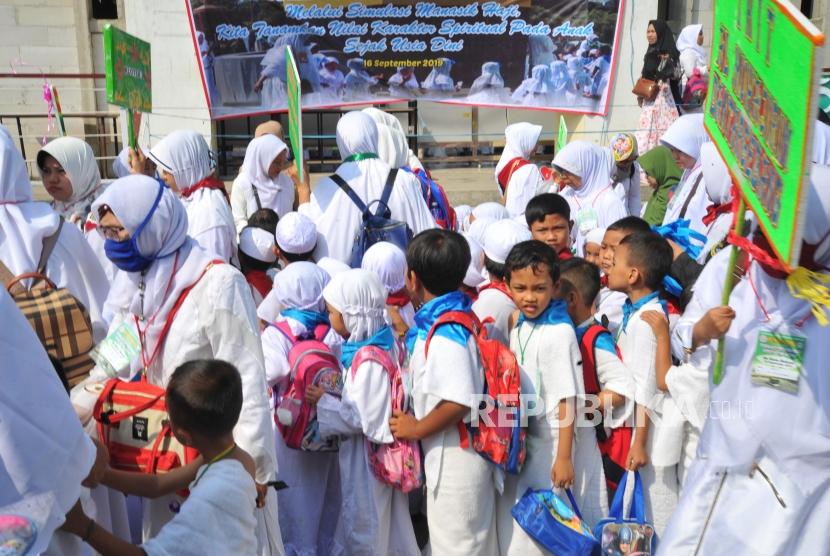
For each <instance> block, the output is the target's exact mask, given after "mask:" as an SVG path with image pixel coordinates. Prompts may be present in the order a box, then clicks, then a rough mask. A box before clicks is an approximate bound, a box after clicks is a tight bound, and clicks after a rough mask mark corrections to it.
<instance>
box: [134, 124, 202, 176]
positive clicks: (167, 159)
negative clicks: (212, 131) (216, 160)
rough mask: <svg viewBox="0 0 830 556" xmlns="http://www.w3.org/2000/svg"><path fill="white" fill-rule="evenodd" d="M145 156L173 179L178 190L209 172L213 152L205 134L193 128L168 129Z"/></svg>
mask: <svg viewBox="0 0 830 556" xmlns="http://www.w3.org/2000/svg"><path fill="white" fill-rule="evenodd" d="M147 156H148V157H149V158H150V159H152V160H153V162H155V163H156V165H158V166H160V167H161V168H163V169H164V170H166V171H167V172H170V173H171V174H173V177H174V178H175V179H176V187H178V188H179V190H182V189H187V188H188V187H190V186H191V185H194V184H197V183H199V182H200V181H202V180H203V179H205V178H206V177H208V176H210V175H211V174H212V173H213V168H214V166H213V155H212V154H211V152H210V147H208V144H207V142H206V141H205V138H204V137H202V136H201V135H200V134H199V133H196V132H195V131H191V130H186V129H180V130H178V131H174V132H173V133H170V134H169V135H167V137H165V138H164V139H162V140H161V141H159V143H158V144H157V145H156V146H155V147H153V148H152V149H150V150H149V151H148V152H147Z"/></svg>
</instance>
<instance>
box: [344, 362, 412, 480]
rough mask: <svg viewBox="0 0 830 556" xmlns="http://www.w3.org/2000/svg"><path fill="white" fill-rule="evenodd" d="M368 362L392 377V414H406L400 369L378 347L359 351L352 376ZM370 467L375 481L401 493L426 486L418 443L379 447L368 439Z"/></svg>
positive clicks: (402, 441)
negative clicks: (373, 363)
mask: <svg viewBox="0 0 830 556" xmlns="http://www.w3.org/2000/svg"><path fill="white" fill-rule="evenodd" d="M366 361H374V362H375V363H378V364H380V365H381V366H382V367H383V369H384V370H385V371H386V374H387V376H388V377H389V384H390V387H391V389H392V410H393V411H394V410H396V409H397V410H400V411H406V410H407V404H406V394H405V392H404V387H403V380H402V378H401V371H400V366H399V365H398V364H396V363H395V362H394V361H393V360H392V358H391V357H390V356H389V354H388V353H386V352H385V351H383V350H381V349H380V348H377V347H375V346H366V347H362V348H360V349H359V350H358V351H357V353H356V354H355V357H354V360H353V361H352V376H353V377H354V374H355V373H356V372H357V369H358V368H359V367H360V365H362V364H363V363H365V362H366ZM366 452H367V454H368V456H369V467H370V468H371V469H372V473H373V474H374V475H375V478H376V479H377V480H378V481H380V482H381V483H384V484H387V485H389V486H391V487H392V488H394V489H397V490H400V491H402V492H411V491H413V490H415V489H417V488H420V487H421V484H423V480H422V474H421V447H420V445H419V444H418V442H417V441H412V440H398V439H397V438H396V439H395V440H394V441H393V442H392V443H391V444H376V443H374V442H372V441H371V440H369V439H368V438H367V439H366Z"/></svg>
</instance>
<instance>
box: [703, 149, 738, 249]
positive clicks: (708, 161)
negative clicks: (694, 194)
mask: <svg viewBox="0 0 830 556" xmlns="http://www.w3.org/2000/svg"><path fill="white" fill-rule="evenodd" d="M700 165H701V170H702V172H703V182H704V184H706V196H707V197H708V198H709V200H710V201H711V202H712V204H710V205H709V206H708V207H707V208H706V214H705V215H704V217H703V225H704V226H705V227H706V232H705V233H706V245H704V246H703V249H701V251H700V256H699V257H698V259H697V262H699V263H700V264H706V261H708V260H709V259H710V258H712V256H713V255H714V254H715V253H716V252H717V251H720V249H721V248H723V247H724V244H725V243H726V241H725V240H726V235H727V234H728V233H729V230H730V228H732V220H734V216H735V215H734V213H733V210H732V199H733V197H732V193H733V190H732V176H731V175H730V174H729V168H727V167H726V163H725V162H724V161H723V159H722V158H721V156H720V154H718V151H717V149H716V148H715V145H714V144H713V143H707V144H706V145H704V146H703V148H702V149H701V151H700Z"/></svg>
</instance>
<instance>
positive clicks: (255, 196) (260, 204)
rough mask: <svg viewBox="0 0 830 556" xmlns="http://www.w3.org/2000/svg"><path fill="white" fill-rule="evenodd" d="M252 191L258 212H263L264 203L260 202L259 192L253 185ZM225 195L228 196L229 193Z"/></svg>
mask: <svg viewBox="0 0 830 556" xmlns="http://www.w3.org/2000/svg"><path fill="white" fill-rule="evenodd" d="M251 189H252V190H253V192H254V200H255V201H256V209H257V210H262V201H260V200H259V191H257V188H256V186H255V185H254V184H253V183H252V184H251ZM225 195H226V196H227V193H225Z"/></svg>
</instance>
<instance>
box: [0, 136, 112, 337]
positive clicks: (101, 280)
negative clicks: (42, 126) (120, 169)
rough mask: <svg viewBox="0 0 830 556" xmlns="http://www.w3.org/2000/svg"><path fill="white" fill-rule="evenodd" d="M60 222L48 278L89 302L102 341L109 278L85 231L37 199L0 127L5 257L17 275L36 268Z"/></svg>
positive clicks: (0, 249)
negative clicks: (84, 233) (86, 237)
mask: <svg viewBox="0 0 830 556" xmlns="http://www.w3.org/2000/svg"><path fill="white" fill-rule="evenodd" d="M96 172H97V170H96ZM59 226H60V235H59V236H58V242H57V244H56V245H55V248H54V250H53V251H52V254H51V256H50V257H49V261H48V263H47V265H46V276H47V277H48V278H49V279H50V280H52V282H54V283H55V285H56V286H58V287H59V288H66V289H68V290H69V292H70V293H71V294H72V295H74V296H75V297H77V298H78V300H79V301H80V302H81V303H83V304H84V307H86V309H87V311H89V317H90V319H91V320H92V328H93V332H94V333H95V341H96V342H98V341H100V340H102V339H103V337H104V335H105V334H106V330H107V325H106V322H104V319H103V317H102V316H101V313H102V311H103V308H104V301H105V300H106V298H107V292H109V288H110V284H109V281H108V280H107V276H106V274H105V273H104V270H103V268H101V264H100V263H99V262H98V259H97V258H96V256H95V253H94V252H93V250H92V249H91V248H90V246H89V244H88V243H87V242H86V241H85V240H84V236H83V234H82V233H81V231H80V230H79V229H78V228H77V227H75V226H71V225H62V226H61V224H60V216H59V215H58V213H56V212H55V211H54V210H53V209H52V208H51V207H50V206H49V205H48V204H46V203H37V202H34V200H33V197H32V184H31V182H30V181H29V173H28V171H27V170H26V162H25V161H24V160H23V157H22V156H21V155H20V152H19V151H18V150H17V148H16V147H15V146H14V141H13V140H12V138H11V135H9V132H8V131H7V130H6V128H5V127H3V126H2V125H0V260H2V262H3V264H5V265H6V267H8V269H9V272H11V273H12V275H14V276H18V275H20V274H24V273H26V272H34V271H35V270H37V265H38V261H39V260H40V254H41V251H42V249H43V241H44V240H45V239H46V238H48V237H49V236H51V235H53V234H54V233H55V232H57V231H58V227H59Z"/></svg>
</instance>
